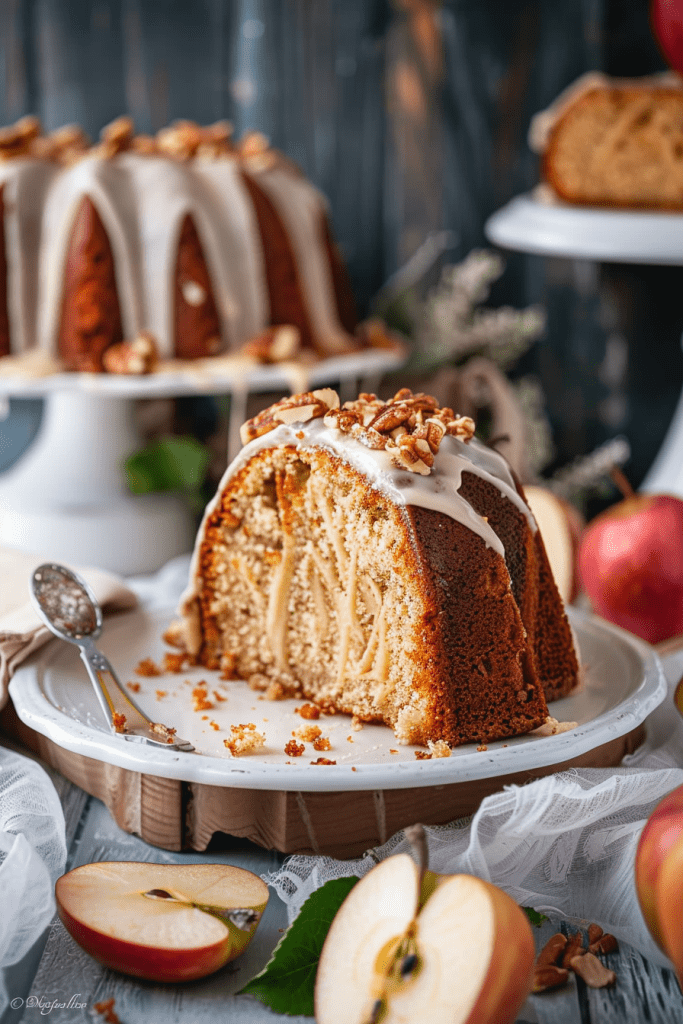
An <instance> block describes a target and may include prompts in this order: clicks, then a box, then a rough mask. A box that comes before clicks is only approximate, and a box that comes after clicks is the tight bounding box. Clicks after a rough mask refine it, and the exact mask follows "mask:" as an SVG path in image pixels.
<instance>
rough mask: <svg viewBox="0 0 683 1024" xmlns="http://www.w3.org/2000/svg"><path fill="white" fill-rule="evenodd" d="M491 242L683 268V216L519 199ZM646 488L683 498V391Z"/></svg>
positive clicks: (498, 218)
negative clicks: (681, 266)
mask: <svg viewBox="0 0 683 1024" xmlns="http://www.w3.org/2000/svg"><path fill="white" fill-rule="evenodd" d="M484 230H485V232H486V236H487V238H488V239H489V241H491V242H493V243H494V244H495V245H499V246H501V247H502V248H505V249H513V250H515V251H518V252H528V253H533V254H534V255H537V256H561V257H565V258H569V259H587V260H595V261H596V262H609V263H650V264H656V265H660V266H663V265H672V266H679V265H683V214H674V213H657V212H649V211H631V210H605V209H598V208H592V209H589V208H586V207H578V206H568V205H564V204H561V203H555V204H548V203H544V202H539V200H538V199H536V198H535V197H534V196H533V195H524V196H518V197H517V198H516V199H513V200H512V201H511V202H510V203H508V204H507V206H504V207H503V208H502V209H501V210H498V212H497V213H494V214H493V216H492V217H490V218H489V220H488V221H487V223H486V225H485V227H484ZM640 489H641V490H642V491H647V492H651V493H653V492H659V493H661V492H665V493H669V494H676V495H678V496H679V497H683V392H682V393H681V397H680V398H679V400H678V405H677V407H676V411H675V413H674V416H673V419H672V421H671V425H670V427H669V430H668V432H667V435H666V437H665V438H664V442H663V444H662V447H661V449H660V451H659V453H658V454H657V457H656V459H655V460H654V462H653V464H652V466H651V467H650V470H649V472H648V473H647V476H646V477H645V479H644V480H643V482H642V484H641V486H640Z"/></svg>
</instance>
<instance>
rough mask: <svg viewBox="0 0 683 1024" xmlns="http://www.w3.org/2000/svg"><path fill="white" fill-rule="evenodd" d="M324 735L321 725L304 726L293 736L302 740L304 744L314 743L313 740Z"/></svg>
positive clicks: (295, 731) (296, 730) (293, 733)
mask: <svg viewBox="0 0 683 1024" xmlns="http://www.w3.org/2000/svg"><path fill="white" fill-rule="evenodd" d="M321 735H322V729H321V728H320V726H319V725H302V726H301V728H300V729H295V730H294V731H293V732H292V736H293V737H294V738H295V739H297V740H301V742H302V743H312V742H313V740H317V739H318V737H319V736H321Z"/></svg>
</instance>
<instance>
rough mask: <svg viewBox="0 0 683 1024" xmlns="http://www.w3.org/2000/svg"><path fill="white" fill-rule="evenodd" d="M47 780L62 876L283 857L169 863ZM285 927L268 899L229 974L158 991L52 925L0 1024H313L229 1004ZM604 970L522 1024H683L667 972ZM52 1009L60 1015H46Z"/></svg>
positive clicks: (619, 958)
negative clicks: (82, 870)
mask: <svg viewBox="0 0 683 1024" xmlns="http://www.w3.org/2000/svg"><path fill="white" fill-rule="evenodd" d="M3 742H7V741H3ZM7 745H12V744H9V743H8V744H7ZM14 749H17V748H16V747H15V748H14ZM48 770H49V772H50V775H51V777H52V778H53V780H54V782H55V785H56V787H57V791H58V793H59V795H60V798H61V801H62V805H63V807H64V814H65V818H66V831H67V848H68V851H69V853H68V861H67V868H73V867H76V866H77V865H79V864H85V863H88V862H91V861H97V860H105V859H107V860H145V861H155V862H162V863H190V862H199V861H203V860H206V859H207V858H208V857H210V858H211V859H212V860H215V861H220V862H222V863H229V864H235V865H238V866H240V867H246V868H249V869H250V870H251V871H254V872H256V873H257V874H263V873H265V872H269V871H274V870H276V869H277V868H278V866H279V865H280V864H281V863H282V860H283V857H282V855H280V854H278V853H276V852H270V851H267V850H263V849H261V848H260V847H258V846H255V845H253V844H251V843H248V842H245V841H242V840H234V841H231V840H229V839H226V840H225V845H223V846H222V847H221V849H216V850H210V851H209V852H208V853H207V854H200V853H169V852H166V851H165V850H160V849H158V848H156V847H153V846H149V845H148V844H146V843H145V842H143V841H142V840H141V839H138V838H137V837H136V836H132V835H130V834H128V833H127V832H124V831H122V830H121V829H120V828H119V827H118V826H117V825H116V824H115V823H114V822H113V820H112V819H111V816H110V815H109V812H108V811H107V809H106V808H105V807H104V805H103V804H102V803H101V802H100V801H99V800H97V799H95V798H94V797H90V796H88V795H87V794H86V793H84V792H83V791H82V790H81V789H79V788H78V787H77V786H75V785H73V784H72V783H70V782H67V781H66V780H65V779H64V778H63V777H61V776H60V775H58V774H57V773H56V772H54V771H52V770H51V769H48ZM0 900H1V897H0ZM286 925H287V916H286V911H285V906H284V904H283V903H282V902H281V901H280V900H279V898H278V897H277V896H276V895H275V894H274V893H273V894H272V895H271V899H270V902H269V904H268V907H267V909H266V912H265V914H264V917H263V919H262V921H261V924H260V926H259V929H258V931H257V933H256V937H255V939H254V940H253V942H252V945H251V946H250V948H249V950H248V952H247V953H246V954H245V955H244V956H243V957H242V958H241V959H239V960H237V961H236V962H235V964H234V965H228V966H227V967H226V968H224V969H223V970H221V971H219V972H218V973H217V974H215V975H213V976H212V977H210V978H207V979H205V980H203V981H200V982H195V983H192V984H188V985H156V984H151V983H145V982H139V981H135V980H133V979H129V978H126V977H124V976H123V975H119V974H116V973H115V972H113V971H110V970H108V969H106V968H103V967H100V965H99V964H97V963H96V962H95V961H94V960H92V959H91V958H90V957H89V956H88V955H87V954H86V953H84V952H83V951H82V950H81V949H80V948H79V947H78V946H77V945H76V943H75V942H74V941H73V940H72V939H71V937H70V936H69V935H68V934H67V932H66V931H65V929H64V928H63V926H62V924H61V922H60V921H59V920H58V919H57V918H55V920H54V921H53V922H52V924H51V926H50V927H49V928H48V930H47V932H46V934H44V935H43V936H42V937H41V939H40V940H39V941H38V942H37V943H36V945H35V946H34V948H33V949H32V951H31V952H30V954H28V955H27V956H26V957H25V958H24V960H23V961H22V962H21V963H20V964H18V965H16V966H15V967H13V968H11V969H10V970H9V971H8V973H7V988H8V994H9V997H10V1001H11V1003H10V1006H9V1007H8V1009H7V1010H6V1012H5V1014H4V1015H3V1016H2V1017H1V1018H0V1024H19V1022H20V1021H23V1022H26V1024H37V1022H38V1021H39V1020H44V1019H45V1017H46V1016H47V1017H49V1019H50V1021H53V1022H54V1021H63V1022H66V1021H68V1022H69V1024H72V1022H73V1024H78V1022H83V1024H93V1020H97V1021H100V1020H101V1017H99V1015H98V1014H97V1013H96V1012H95V1011H94V1009H93V1007H94V1004H95V1003H97V1002H99V1001H101V1000H105V999H109V998H111V997H112V996H113V997H114V998H115V1000H116V1003H115V1010H116V1012H117V1014H118V1016H119V1018H120V1021H121V1024H161V1022H163V1024H180V1022H182V1024H185V1022H187V1024H204V1022H206V1024H209V1022H210V1021H214V1020H215V1019H217V1018H219V1019H222V1020H228V1021H230V1024H252V1022H259V1024H260V1022H264V1024H266V1022H273V1024H279V1022H284V1021H289V1022H290V1024H298V1022H301V1024H303V1022H307V1024H310V1022H311V1021H312V1018H309V1017H286V1016H279V1015H277V1014H272V1013H271V1012H270V1011H269V1010H268V1009H266V1008H265V1007H264V1006H263V1005H262V1004H260V1003H259V1002H257V1001H256V1000H254V999H252V998H250V997H247V996H236V995H235V994H234V993H235V992H236V991H238V990H239V989H240V988H241V987H242V986H243V985H244V984H245V983H246V982H247V981H248V980H249V978H251V977H252V976H253V975H254V974H255V973H256V972H257V971H258V970H260V969H261V967H262V966H264V965H265V963H266V961H267V960H268V957H269V955H270V952H271V950H272V948H273V947H274V945H275V943H276V942H277V940H278V938H279V935H280V929H283V928H285V927H286ZM558 927H559V928H560V929H564V930H566V929H567V925H566V923H565V922H545V923H544V924H543V925H542V926H541V927H540V928H538V929H534V931H535V937H536V942H537V947H538V948H539V949H540V948H541V946H542V945H543V944H544V943H545V941H546V939H547V938H548V936H549V935H550V934H552V932H553V931H556V930H557V929H558ZM606 963H607V964H608V966H609V967H611V968H612V969H613V970H614V971H615V972H616V974H617V983H616V986H615V987H614V988H611V989H602V990H591V989H588V988H586V986H585V985H584V984H583V982H582V981H581V980H580V979H578V978H576V977H574V976H571V977H570V984H569V986H568V987H567V988H565V989H561V990H559V991H556V992H548V993H544V994H542V995H538V996H532V997H530V999H529V1000H528V1002H527V1003H526V1004H525V1006H524V1007H523V1010H522V1012H521V1015H520V1017H519V1024H522V1022H527V1024H603V1022H605V1024H612V1022H614V1024H677V1022H679V1021H680V1022H682V1024H683V996H682V995H681V991H680V989H679V987H678V983H677V981H676V978H675V976H674V974H673V973H672V972H671V971H669V970H665V969H662V968H660V967H658V966H655V965H653V964H651V963H649V962H648V961H646V960H644V959H643V957H642V956H641V955H640V954H639V953H638V952H637V951H636V950H634V949H632V948H629V947H627V946H625V945H623V944H622V947H621V948H620V950H619V951H618V952H616V953H613V954H611V955H610V956H608V957H607V958H606ZM53 1002H56V1003H57V1004H64V1006H63V1007H60V1006H59V1005H55V1006H54V1007H52V1008H51V1006H50V1004H52V1003H53ZM12 1003H13V1004H14V1006H12Z"/></svg>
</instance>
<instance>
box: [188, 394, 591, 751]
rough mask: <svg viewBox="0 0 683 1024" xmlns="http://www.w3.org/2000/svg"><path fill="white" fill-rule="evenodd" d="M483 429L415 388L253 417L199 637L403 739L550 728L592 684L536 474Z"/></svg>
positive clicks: (260, 676) (204, 549)
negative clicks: (524, 471)
mask: <svg viewBox="0 0 683 1024" xmlns="http://www.w3.org/2000/svg"><path fill="white" fill-rule="evenodd" d="M473 433H474V423H473V422H472V420H470V419H469V418H467V417H458V416H455V415H454V414H453V411H452V410H451V409H445V408H439V406H438V404H437V402H436V400H435V399H433V398H430V397H429V396H427V395H422V394H412V393H411V392H410V391H408V390H407V389H404V390H402V391H399V392H398V394H396V395H395V396H394V398H393V399H391V400H390V401H388V402H383V401H381V400H379V399H378V398H376V396H375V395H368V394H361V395H360V397H359V398H358V399H357V400H355V401H351V402H346V403H345V404H344V406H343V407H341V408H340V405H339V399H338V396H337V394H336V393H335V392H334V391H332V390H330V389H322V390H319V391H313V392H308V393H305V394H301V395H296V396H293V397H290V398H285V399H283V400H282V401H280V402H278V403H277V404H275V405H273V406H271V407H270V408H268V409H266V410H265V411H264V412H262V413H260V414H259V415H258V416H257V417H256V418H255V419H253V420H250V421H249V422H247V423H246V424H245V425H244V428H243V440H244V441H245V447H244V448H243V450H242V452H241V453H240V455H239V456H238V457H237V459H236V460H235V461H234V462H233V463H232V465H231V466H230V467H229V468H228V470H227V471H226V474H225V476H224V478H223V480H222V481H221V483H220V485H219V488H218V492H217V494H216V496H215V498H214V500H213V501H212V502H211V504H210V505H209V506H208V508H207V510H206V513H205V515H204V519H203V522H202V524H201V527H200V530H199V533H198V536H197V541H196V546H195V550H194V555H193V561H192V566H191V575H190V582H189V586H188V589H187V591H186V593H185V595H184V596H183V599H182V604H181V620H180V622H179V624H178V634H179V639H180V640H181V642H182V643H183V644H184V645H185V647H186V649H187V651H188V652H189V653H190V654H191V655H192V656H194V657H195V658H196V659H197V660H198V662H199V663H200V664H202V665H204V666H206V667H207V668H211V669H222V671H223V673H224V674H225V675H226V677H229V678H241V679H246V680H247V681H248V682H249V684H250V685H251V686H252V687H253V688H254V689H262V690H268V691H269V693H271V694H273V693H274V694H278V693H279V694H280V695H283V696H284V695H287V696H302V697H305V698H307V699H309V700H312V701H314V702H315V703H316V704H317V705H319V706H320V707H322V708H323V709H326V710H328V711H330V712H335V711H336V712H345V713H348V714H350V715H355V716H357V718H358V719H359V720H361V721H366V722H373V721H374V722H384V723H385V724H387V725H389V726H390V727H391V728H392V729H393V730H394V732H395V734H396V737H397V739H398V740H399V742H402V743H409V744H410V743H412V744H429V745H430V747H432V746H434V745H438V744H446V745H447V746H448V747H449V748H450V747H454V746H457V745H460V744H464V743H470V742H475V741H477V742H479V743H486V742H487V741H491V740H495V739H500V738H503V737H508V736H514V735H519V734H523V733H526V732H530V731H531V730H533V729H535V728H537V727H539V726H541V725H542V724H543V723H544V722H545V721H546V719H547V717H548V708H547V701H548V700H554V699H556V698H559V697H563V696H566V695H567V694H568V693H569V692H570V691H571V690H572V688H573V687H574V686H575V685H576V682H577V675H578V664H577V657H576V652H575V649H574V644H573V639H572V633H571V629H570V626H569V624H568V621H567V618H566V615H565V612H564V607H563V605H562V601H561V599H560V597H559V594H558V591H557V588H556V586H555V583H554V580H553V578H552V573H551V570H550V566H549V564H548V559H547V556H546V553H545V549H544V547H543V541H542V539H541V536H540V533H539V532H538V529H537V527H536V523H535V521H534V518H533V515H532V514H531V511H530V509H529V507H528V505H527V504H526V502H525V500H524V496H523V492H522V489H521V487H520V485H519V484H518V482H517V481H516V480H515V479H514V477H513V474H512V472H511V470H510V468H509V466H508V464H507V463H506V461H505V459H504V458H503V457H502V456H500V455H499V454H498V453H497V452H495V451H494V450H492V449H491V448H488V447H487V446H485V445H484V444H482V443H481V442H480V441H478V440H477V439H476V438H475V437H474V436H473Z"/></svg>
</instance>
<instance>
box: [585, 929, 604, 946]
mask: <svg viewBox="0 0 683 1024" xmlns="http://www.w3.org/2000/svg"><path fill="white" fill-rule="evenodd" d="M603 934H604V933H603V930H602V928H601V927H600V925H599V924H589V925H588V946H589V947H590V946H591V944H592V943H593V942H597V941H598V939H600V938H602V936H603Z"/></svg>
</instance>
